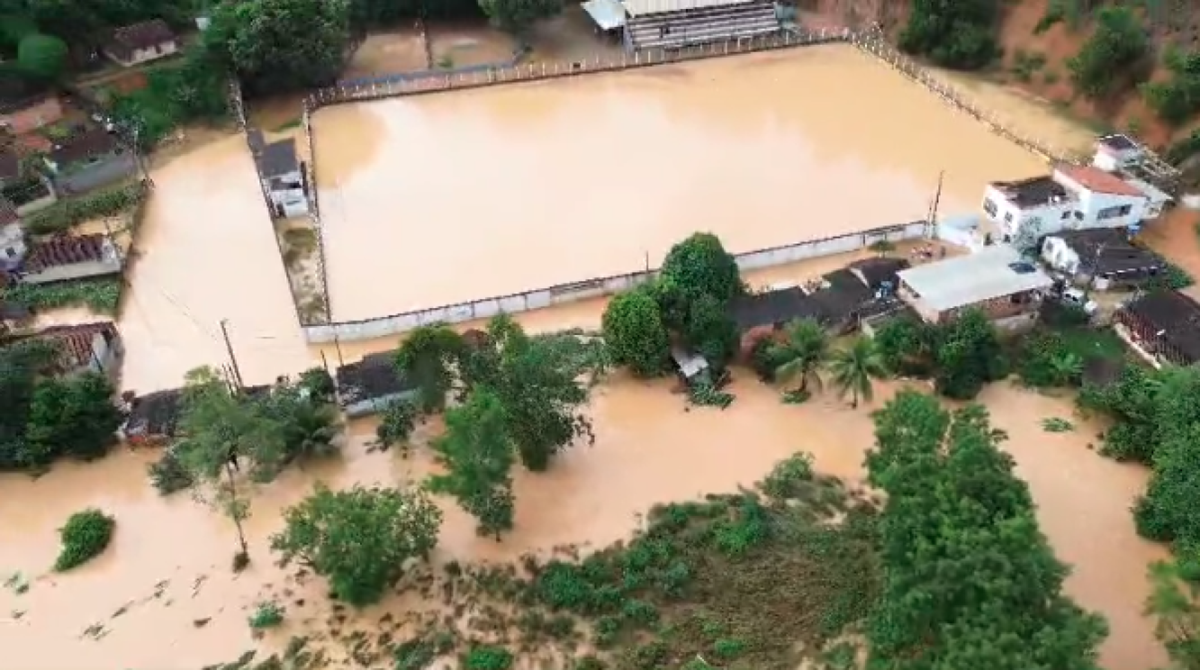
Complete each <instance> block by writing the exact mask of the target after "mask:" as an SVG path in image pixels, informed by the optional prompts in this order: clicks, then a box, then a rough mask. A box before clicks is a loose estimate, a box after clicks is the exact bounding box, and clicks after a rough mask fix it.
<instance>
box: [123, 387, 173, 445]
mask: <svg viewBox="0 0 1200 670" xmlns="http://www.w3.org/2000/svg"><path fill="white" fill-rule="evenodd" d="M182 403H183V389H167V390H166V391H155V392H154V393H149V394H146V395H143V396H138V397H136V398H134V399H133V402H132V403H131V405H130V410H129V418H128V419H126V421H125V427H124V429H123V430H124V433H125V435H127V436H132V435H154V436H162V437H174V436H175V427H176V426H177V425H178V424H179V416H180V409H181V407H182Z"/></svg>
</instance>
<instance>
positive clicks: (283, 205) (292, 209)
mask: <svg viewBox="0 0 1200 670" xmlns="http://www.w3.org/2000/svg"><path fill="white" fill-rule="evenodd" d="M250 146H251V150H252V151H254V159H255V162H256V163H257V164H258V176H259V179H261V180H262V187H263V192H264V193H266V195H267V198H268V199H270V201H271V206H272V208H274V210H275V211H274V212H273V213H274V214H275V215H276V216H280V217H283V216H301V215H303V214H307V213H308V198H307V196H306V195H305V184H304V168H303V167H302V166H301V164H300V161H299V160H298V159H297V158H296V141H295V140H293V139H291V138H288V139H285V140H279V141H278V142H272V143H270V144H264V143H263V140H262V134H261V133H259V132H258V131H252V132H251V134H250Z"/></svg>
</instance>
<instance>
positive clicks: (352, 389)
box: [334, 351, 416, 404]
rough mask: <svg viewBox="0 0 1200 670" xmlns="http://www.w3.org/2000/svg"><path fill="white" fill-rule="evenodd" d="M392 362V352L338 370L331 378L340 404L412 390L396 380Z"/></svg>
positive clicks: (393, 359)
mask: <svg viewBox="0 0 1200 670" xmlns="http://www.w3.org/2000/svg"><path fill="white" fill-rule="evenodd" d="M395 359H396V352H395V351H384V352H380V353H376V354H369V355H367V356H364V357H363V359H362V360H360V361H358V362H356V363H348V364H346V365H343V366H341V367H339V368H338V369H337V371H336V373H335V374H334V377H335V378H336V379H337V387H338V392H339V395H340V397H341V399H342V402H343V403H346V404H350V403H354V402H358V401H360V400H373V399H375V398H382V397H384V396H388V395H392V394H394V393H402V392H404V391H409V390H412V389H414V388H416V387H415V386H414V385H413V384H411V383H409V382H408V381H407V380H405V379H402V378H401V377H400V374H399V373H398V372H397V371H396V365H395Z"/></svg>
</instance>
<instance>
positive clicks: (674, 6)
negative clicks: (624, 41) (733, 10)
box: [621, 0, 759, 16]
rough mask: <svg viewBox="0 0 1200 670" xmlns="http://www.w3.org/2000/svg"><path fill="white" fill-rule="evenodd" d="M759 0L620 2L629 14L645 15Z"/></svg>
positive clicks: (640, 0) (741, 3)
mask: <svg viewBox="0 0 1200 670" xmlns="http://www.w3.org/2000/svg"><path fill="white" fill-rule="evenodd" d="M758 1H759V0H624V2H622V3H621V5H622V6H624V7H625V11H626V12H628V13H629V15H630V16H646V15H649V14H666V13H669V12H679V11H684V10H688V9H708V8H710V7H728V6H733V5H748V4H750V3H752V2H758Z"/></svg>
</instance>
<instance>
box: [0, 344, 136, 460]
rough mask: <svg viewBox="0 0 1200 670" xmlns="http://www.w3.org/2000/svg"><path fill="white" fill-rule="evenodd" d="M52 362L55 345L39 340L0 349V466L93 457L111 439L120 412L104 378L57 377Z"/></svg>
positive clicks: (104, 450) (86, 375)
mask: <svg viewBox="0 0 1200 670" xmlns="http://www.w3.org/2000/svg"><path fill="white" fill-rule="evenodd" d="M56 362H57V352H56V350H55V348H54V347H53V346H52V345H50V344H48V343H45V342H42V341H37V340H32V341H26V342H18V343H15V344H11V345H8V346H6V347H4V348H2V349H0V470H40V469H42V468H45V467H47V466H49V465H50V464H51V463H52V462H53V461H54V460H55V459H57V458H60V457H63V456H70V457H73V458H82V459H92V458H97V457H99V456H103V455H104V454H105V453H107V451H108V449H109V447H111V446H112V445H113V444H114V443H116V435H115V432H116V430H117V427H118V426H119V425H120V423H121V415H120V412H119V411H118V410H117V407H116V404H115V402H114V398H113V395H114V389H113V386H112V384H111V383H110V382H109V380H108V378H107V377H104V376H103V375H100V374H97V373H91V372H88V373H84V374H80V375H74V376H71V377H57V376H55V373H56V372H57V370H56V369H55V364H56Z"/></svg>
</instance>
